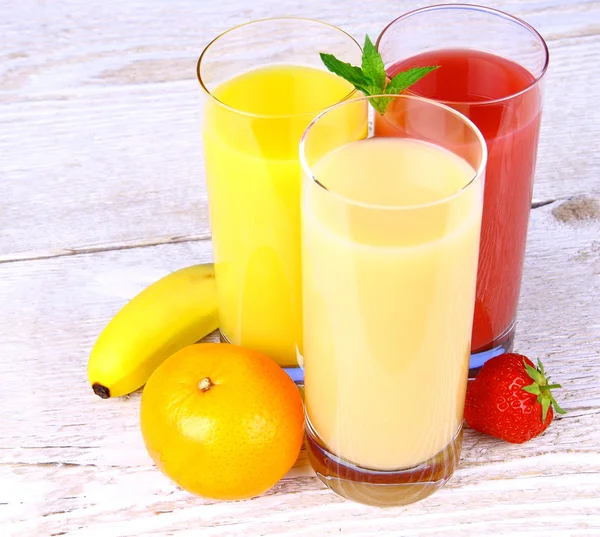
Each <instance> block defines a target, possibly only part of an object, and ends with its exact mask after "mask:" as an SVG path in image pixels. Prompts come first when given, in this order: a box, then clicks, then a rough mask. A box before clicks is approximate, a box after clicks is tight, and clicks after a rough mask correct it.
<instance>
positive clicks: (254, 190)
mask: <svg viewBox="0 0 600 537" xmlns="http://www.w3.org/2000/svg"><path fill="white" fill-rule="evenodd" d="M248 51H251V53H249V52H248ZM321 51H331V52H333V53H334V54H336V56H338V57H339V58H341V59H343V60H344V61H347V62H352V63H356V62H360V57H361V48H360V46H359V45H358V43H357V42H356V41H355V40H354V39H353V38H352V37H350V36H349V35H348V34H346V33H344V32H343V31H341V30H340V29H338V28H335V27H333V26H330V25H328V24H325V23H322V22H318V21H312V20H306V19H297V18H280V19H268V20H259V21H255V22H251V23H248V24H244V25H241V26H238V27H236V28H233V29H231V30H229V31H227V32H225V33H224V34H222V35H220V36H218V37H217V38H216V39H214V40H213V41H212V42H211V43H210V44H209V45H208V46H207V47H206V48H205V50H204V51H203V52H202V55H201V56H200V59H199V61H198V66H197V75H198V80H199V82H200V85H201V87H202V89H203V93H204V95H205V99H204V107H203V130H202V132H203V142H204V155H205V164H206V181H207V188H208V197H209V209H210V225H211V231H212V237H213V253H214V261H215V272H216V282H217V292H218V302H219V324H220V332H221V340H222V341H225V342H231V343H235V344H239V345H243V346H246V347H249V348H252V349H255V350H259V351H262V352H264V353H265V354H267V355H268V356H270V357H271V358H273V359H274V360H275V361H276V362H277V363H278V364H279V365H281V366H282V367H284V368H286V369H287V370H288V373H290V375H291V376H292V378H294V380H296V381H299V382H301V381H302V378H303V372H302V369H301V368H300V367H299V363H298V353H297V346H298V343H299V342H301V340H302V335H301V334H302V323H301V291H300V185H301V169H300V163H299V158H298V145H299V142H300V138H301V136H302V133H303V131H304V130H305V129H306V127H307V126H308V124H309V123H310V121H311V120H312V119H313V118H314V117H315V116H316V115H317V114H318V113H319V112H321V111H322V110H324V109H325V108H327V107H329V106H331V105H333V104H335V103H338V102H340V101H343V100H344V99H347V98H349V97H351V96H352V95H353V94H354V88H353V87H352V86H351V85H350V84H349V83H348V82H346V81H345V80H343V79H341V78H339V77H337V76H336V75H334V74H332V73H330V72H328V71H327V70H326V68H325V67H324V66H323V64H322V62H321V60H320V57H319V52H321ZM361 120H362V117H357V118H356V119H355V120H354V122H353V121H352V118H348V124H347V126H346V127H345V128H348V129H352V128H354V125H355V124H358V123H360V122H361ZM300 356H301V354H300Z"/></svg>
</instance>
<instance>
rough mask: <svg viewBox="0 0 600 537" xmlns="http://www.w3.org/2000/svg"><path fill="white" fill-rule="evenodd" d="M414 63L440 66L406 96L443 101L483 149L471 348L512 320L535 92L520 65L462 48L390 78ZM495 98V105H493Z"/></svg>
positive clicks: (397, 67)
mask: <svg viewBox="0 0 600 537" xmlns="http://www.w3.org/2000/svg"><path fill="white" fill-rule="evenodd" d="M420 65H439V66H440V68H439V69H437V70H435V71H433V72H431V73H429V74H428V75H427V76H426V77H424V78H423V79H421V80H420V81H419V82H417V83H416V84H415V85H414V86H412V87H411V90H410V92H411V93H415V94H417V95H422V96H424V97H428V98H431V99H436V100H438V101H442V102H445V103H446V104H448V105H450V106H452V107H453V108H455V109H456V110H458V111H459V112H461V113H463V114H465V115H466V116H467V117H468V118H469V119H471V120H472V121H473V122H474V123H475V124H476V125H477V127H478V128H479V129H480V130H481V132H482V134H483V136H484V137H485V140H486V143H487V147H488V163H487V171H486V179H485V201H484V209H483V222H482V230H481V250H480V256H479V271H478V280H477V299H476V306H475V320H474V324H473V336H472V350H473V352H477V351H478V350H480V349H481V350H483V349H485V348H486V347H489V346H490V344H491V342H492V341H493V340H495V339H497V338H498V337H500V336H501V335H502V334H503V333H505V332H506V331H507V329H509V328H510V327H511V325H512V323H513V321H514V319H515V317H516V312H517V306H518V300H519V291H520V287H521V276H522V269H523V260H524V256H525V244H526V238H527V224H528V220H529V211H530V207H531V197H532V191H533V178H534V172H535V162H536V156H537V146H538V137H539V129H540V121H541V94H540V89H539V87H533V88H531V89H530V90H529V91H526V92H525V93H523V94H521V95H517V96H514V97H511V98H509V99H507V97H510V96H511V95H515V94H517V93H519V92H521V91H523V90H525V89H526V88H528V87H529V86H531V84H532V83H533V82H534V81H535V79H534V76H533V75H532V74H531V73H530V72H529V71H527V70H526V69H525V68H523V67H521V66H520V65H518V64H516V63H514V62H512V61H510V60H507V59H505V58H501V57H499V56H496V55H493V54H490V53H487V52H481V51H477V50H467V49H448V50H434V51H428V52H426V53H423V54H419V55H417V56H414V57H412V58H410V59H408V60H402V61H400V62H398V63H396V64H394V65H392V66H391V67H390V68H389V69H388V73H389V75H390V76H393V75H394V74H395V73H397V72H398V71H401V70H404V69H408V68H410V67H415V66H420ZM496 100H499V101H497V102H494V101H496Z"/></svg>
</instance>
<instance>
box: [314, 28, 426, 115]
mask: <svg viewBox="0 0 600 537" xmlns="http://www.w3.org/2000/svg"><path fill="white" fill-rule="evenodd" d="M319 55H320V56H321V60H322V61H323V63H324V64H325V67H327V69H328V70H329V71H331V72H332V73H334V74H336V75H338V76H339V77H341V78H343V79H344V80H347V81H348V82H350V84H352V85H353V86H354V87H355V88H356V89H357V90H358V91H362V92H363V93H364V94H365V95H366V96H367V97H369V96H371V95H384V94H389V95H391V94H395V93H400V92H402V91H404V90H405V89H406V88H408V87H409V86H410V85H411V84H414V83H415V82H417V81H418V80H421V78H423V77H424V76H425V75H426V74H427V73H429V72H431V71H433V70H434V69H437V67H415V68H414V69H409V70H408V71H405V72H403V73H398V74H397V75H396V76H395V77H394V78H393V79H392V80H391V81H390V83H389V84H388V86H387V88H386V82H387V75H386V72H385V65H384V64H383V60H382V59H381V55H380V54H379V52H378V51H377V48H376V47H375V45H374V44H373V42H372V41H371V39H370V38H369V36H368V35H367V36H366V37H365V46H364V49H363V55H362V64H361V65H362V67H357V66H355V65H351V64H349V63H346V62H343V61H341V60H338V59H337V58H336V57H335V56H334V55H333V54H325V53H323V52H321V53H320V54H319ZM369 102H370V103H371V105H372V106H373V108H375V110H377V111H378V112H379V113H380V114H381V115H383V114H385V111H386V110H387V107H388V106H389V104H390V102H392V97H374V98H372V99H369Z"/></svg>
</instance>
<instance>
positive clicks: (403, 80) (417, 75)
mask: <svg viewBox="0 0 600 537" xmlns="http://www.w3.org/2000/svg"><path fill="white" fill-rule="evenodd" d="M438 67H439V66H438V65H436V66H430V67H413V68H412V69H409V70H408V71H403V72H402V73H398V74H397V75H396V76H395V77H394V78H392V80H391V81H390V83H389V84H388V85H387V88H385V92H386V93H390V94H392V93H402V92H403V91H404V90H405V89H406V88H408V87H410V86H412V85H413V84H414V83H415V82H418V81H419V80H421V79H422V78H423V77H424V76H425V75H426V74H428V73H431V71H435V70H436V69H437V68H438Z"/></svg>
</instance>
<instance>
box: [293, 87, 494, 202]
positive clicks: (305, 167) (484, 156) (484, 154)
mask: <svg viewBox="0 0 600 537" xmlns="http://www.w3.org/2000/svg"><path fill="white" fill-rule="evenodd" d="M373 97H388V98H392V99H394V100H395V99H408V100H411V101H420V102H423V103H427V104H428V105H431V106H434V107H437V108H441V109H442V110H445V111H446V112H449V113H450V114H452V115H453V116H455V117H456V118H457V119H459V120H460V121H462V122H463V123H464V124H465V125H467V126H468V127H470V129H471V130H472V131H473V132H474V133H475V137H476V138H477V141H478V142H479V146H480V148H481V162H480V163H479V166H477V168H476V169H475V173H474V175H473V177H471V179H469V181H468V182H467V183H466V184H465V185H463V186H462V187H460V188H459V189H458V190H456V191H455V192H452V193H451V194H449V195H447V196H445V197H443V198H440V199H437V200H434V201H429V202H426V203H417V204H414V205H379V204H376V203H365V202H361V201H357V200H354V199H351V198H349V197H347V196H344V195H342V194H339V193H338V192H335V191H333V190H330V189H328V188H327V187H326V186H325V185H323V183H321V182H320V181H319V180H318V179H317V178H316V177H315V175H314V174H313V172H312V168H311V166H310V165H309V164H308V162H307V160H306V150H305V149H306V139H307V137H308V136H309V135H310V131H311V130H312V128H313V127H314V126H315V124H316V123H317V122H319V121H320V120H321V119H322V118H323V117H325V116H326V115H327V114H328V113H330V112H332V111H333V110H335V109H337V108H339V107H341V106H347V105H349V104H352V103H358V102H360V101H367V105H368V104H369V102H368V101H369V99H372V98H373ZM376 113H377V112H376ZM367 123H369V122H368V121H367ZM365 139H367V138H365ZM409 139H410V138H409ZM357 141H360V140H357ZM426 143H431V144H432V145H439V144H435V143H433V142H426ZM340 147H341V146H340ZM336 149H337V148H334V149H333V150H332V151H335V150H336ZM444 149H445V148H444ZM446 151H450V150H449V149H446ZM330 152H331V151H330ZM450 152H451V153H453V152H452V151H450ZM453 154H454V155H456V153H453ZM456 156H458V155H456ZM299 157H300V167H301V169H302V171H303V173H304V175H305V176H306V177H307V178H308V180H310V181H314V182H315V184H317V185H318V186H319V187H321V188H322V189H323V190H325V191H326V192H327V193H328V194H329V195H331V196H335V197H336V198H337V199H338V200H339V201H342V202H343V203H345V204H348V205H354V206H357V207H362V208H365V209H374V210H378V211H379V210H388V211H400V210H408V211H413V210H420V209H426V208H428V207H434V206H436V205H443V204H444V203H447V202H449V201H451V200H452V199H454V198H456V197H458V196H460V195H461V194H462V193H463V192H464V191H466V190H468V189H469V188H470V187H471V186H472V185H473V184H474V183H475V182H476V181H477V180H478V179H479V178H480V177H482V176H483V174H484V172H485V167H486V166H487V160H488V151H487V145H486V143H485V138H484V137H483V134H481V131H480V130H479V129H478V128H477V125H475V123H473V122H472V121H471V120H470V119H469V118H468V117H467V116H465V115H464V114H461V113H460V112H458V111H456V110H454V108H451V107H450V106H447V105H445V104H444V103H442V102H439V101H436V100H434V99H427V98H426V97H421V96H419V95H406V94H397V93H396V94H393V95H390V94H381V95H369V96H362V97H357V98H356V99H349V100H346V101H343V102H339V103H337V104H335V105H333V106H330V107H329V108H327V109H326V110H323V112H321V113H320V114H319V115H318V116H317V117H315V118H314V119H313V120H312V121H311V122H310V123H309V125H308V127H306V130H305V131H304V133H303V134H302V138H300V145H299ZM459 158H462V157H459ZM463 160H464V159H463Z"/></svg>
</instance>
